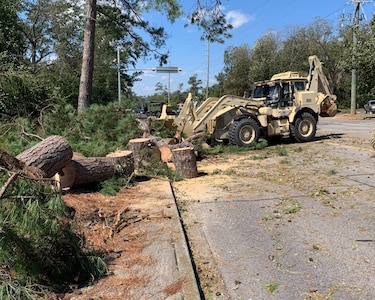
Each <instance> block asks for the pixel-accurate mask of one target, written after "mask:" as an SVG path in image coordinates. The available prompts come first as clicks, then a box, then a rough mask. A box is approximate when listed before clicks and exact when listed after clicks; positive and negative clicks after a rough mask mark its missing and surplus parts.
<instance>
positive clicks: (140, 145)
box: [129, 138, 150, 169]
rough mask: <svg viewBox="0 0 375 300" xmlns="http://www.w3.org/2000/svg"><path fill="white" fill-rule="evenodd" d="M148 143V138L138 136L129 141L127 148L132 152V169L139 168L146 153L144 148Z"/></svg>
mask: <svg viewBox="0 0 375 300" xmlns="http://www.w3.org/2000/svg"><path fill="white" fill-rule="evenodd" d="M149 143H150V139H149V138H138V139H132V140H130V141H129V150H130V151H132V152H133V157H134V169H139V167H140V166H141V165H142V160H143V159H144V158H145V155H146V150H145V149H146V148H148V144H149Z"/></svg>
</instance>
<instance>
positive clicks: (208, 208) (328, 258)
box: [173, 131, 375, 299]
mask: <svg viewBox="0 0 375 300" xmlns="http://www.w3.org/2000/svg"><path fill="white" fill-rule="evenodd" d="M374 165H375V157H374V152H373V150H372V149H370V146H369V144H368V140H365V139H361V138H357V137H354V136H347V135H341V134H340V135H335V134H329V133H325V132H323V131H321V132H319V133H318V136H317V139H316V140H315V141H314V142H311V143H302V144H300V143H288V142H283V143H281V144H278V145H271V146H269V147H267V148H265V149H263V150H256V151H248V152H243V153H236V154H222V155H217V156H215V157H207V158H205V159H204V160H202V161H200V162H198V171H199V172H200V173H201V176H200V177H198V178H193V179H189V180H184V181H181V182H175V183H174V184H173V187H174V190H175V195H176V198H177V201H178V203H179V206H180V208H181V209H182V216H183V220H184V224H185V227H186V228H187V233H188V236H189V240H190V243H191V247H192V251H193V255H194V261H195V264H196V265H197V271H198V274H199V279H200V285H201V287H202V289H203V291H204V294H205V298H206V299H373V298H374V297H375V279H374V278H375V268H374V263H375V261H374V257H375V247H374V246H375V222H374V221H375V213H374V211H373V206H374V197H373V195H374V194H375V193H374V188H375V171H374Z"/></svg>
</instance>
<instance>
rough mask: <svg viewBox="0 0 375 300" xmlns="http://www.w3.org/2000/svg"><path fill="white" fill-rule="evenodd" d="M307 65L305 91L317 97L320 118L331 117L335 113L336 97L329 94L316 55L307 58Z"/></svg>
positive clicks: (327, 85)
mask: <svg viewBox="0 0 375 300" xmlns="http://www.w3.org/2000/svg"><path fill="white" fill-rule="evenodd" d="M309 63H310V70H309V75H308V77H307V81H308V82H307V87H306V90H307V91H314V92H316V93H317V94H318V95H319V97H317V104H318V105H321V113H320V114H321V116H329V117H333V116H335V115H336V113H337V105H336V104H335V101H336V95H333V94H332V92H331V89H330V87H329V83H328V79H327V77H326V76H325V75H324V72H323V68H322V63H321V62H320V60H319V59H318V57H317V56H316V55H312V56H310V57H309Z"/></svg>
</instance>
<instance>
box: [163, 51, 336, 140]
mask: <svg viewBox="0 0 375 300" xmlns="http://www.w3.org/2000/svg"><path fill="white" fill-rule="evenodd" d="M309 63H310V69H309V74H308V76H307V77H302V76H300V74H299V73H297V72H284V73H279V74H276V75H274V76H272V78H271V79H270V80H266V81H260V82H256V83H254V86H253V92H252V95H251V97H250V98H244V97H238V96H230V95H225V96H222V97H221V98H208V99H206V100H205V101H204V102H203V103H202V104H201V105H200V106H199V107H197V108H195V107H194V105H193V101H192V97H191V94H189V96H188V98H187V99H186V101H185V103H184V106H183V108H182V110H181V112H180V113H179V115H178V116H175V117H170V116H167V115H166V114H165V111H164V112H163V113H162V116H161V118H162V119H164V120H165V124H166V126H168V127H170V128H172V129H174V130H175V132H176V138H179V139H181V138H186V137H189V136H192V135H195V134H198V133H208V135H209V136H210V138H211V139H214V140H217V141H225V140H227V141H229V142H231V143H233V144H236V145H238V146H250V145H251V144H252V143H255V142H257V141H258V139H259V138H261V137H263V138H266V139H267V138H270V137H283V136H289V137H291V138H293V139H295V140H297V141H299V142H307V141H311V140H313V139H314V137H315V134H316V128H317V122H318V118H319V116H321V117H333V116H335V115H336V113H337V106H336V104H335V101H336V96H335V95H333V94H332V93H331V91H330V88H329V84H328V80H327V78H326V77H325V75H324V73H323V70H322V64H321V62H320V61H319V59H318V58H317V57H316V56H310V57H309Z"/></svg>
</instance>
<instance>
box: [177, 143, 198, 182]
mask: <svg viewBox="0 0 375 300" xmlns="http://www.w3.org/2000/svg"><path fill="white" fill-rule="evenodd" d="M172 154H173V162H174V165H175V167H176V172H177V174H178V175H180V176H181V177H182V178H194V177H198V170H197V159H196V156H195V153H194V148H193V147H186V148H176V149H173V150H172Z"/></svg>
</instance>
